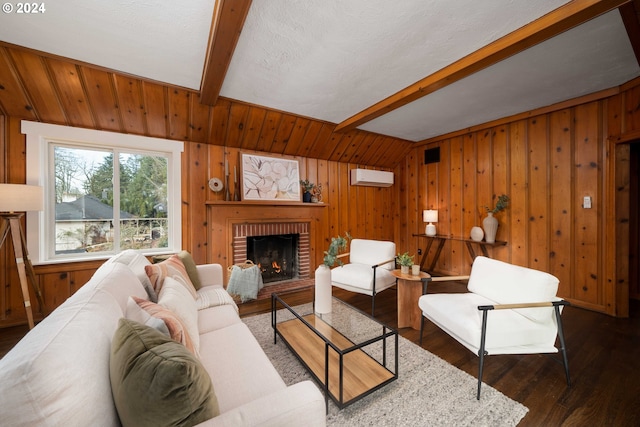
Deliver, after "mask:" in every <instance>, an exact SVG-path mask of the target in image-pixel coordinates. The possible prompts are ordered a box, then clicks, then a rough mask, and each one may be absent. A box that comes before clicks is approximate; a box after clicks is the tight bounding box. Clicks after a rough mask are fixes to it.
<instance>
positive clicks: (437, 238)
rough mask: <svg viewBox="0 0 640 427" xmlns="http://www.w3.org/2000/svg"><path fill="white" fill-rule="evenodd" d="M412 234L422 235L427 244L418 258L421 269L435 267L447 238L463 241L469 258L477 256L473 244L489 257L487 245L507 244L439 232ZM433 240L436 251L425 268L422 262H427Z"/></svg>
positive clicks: (429, 269) (499, 241)
mask: <svg viewBox="0 0 640 427" xmlns="http://www.w3.org/2000/svg"><path fill="white" fill-rule="evenodd" d="M413 236H414V237H424V238H425V239H427V245H426V247H425V248H424V250H423V253H422V258H421V259H420V269H421V270H423V271H433V269H434V268H435V267H436V263H437V262H438V258H440V253H441V252H442V248H443V247H444V244H445V242H446V241H447V240H456V241H459V242H464V243H465V246H466V247H467V250H468V251H469V255H470V256H471V260H474V259H476V256H477V255H476V251H475V250H474V248H473V245H478V246H479V247H480V250H481V251H482V255H484V256H486V257H489V252H488V251H487V246H490V247H496V246H505V245H506V244H507V242H504V241H501V240H496V241H495V242H494V243H487V242H485V241H484V240H481V241H479V242H477V241H475V240H472V239H465V238H462V237H454V236H444V235H441V234H437V235H435V236H427V235H426V234H414V235H413ZM434 241H436V242H437V246H436V252H435V254H434V256H433V260H432V261H431V265H429V268H428V269H426V270H425V266H424V264H425V263H426V262H427V255H428V254H429V251H430V250H431V245H432V244H433V242H434Z"/></svg>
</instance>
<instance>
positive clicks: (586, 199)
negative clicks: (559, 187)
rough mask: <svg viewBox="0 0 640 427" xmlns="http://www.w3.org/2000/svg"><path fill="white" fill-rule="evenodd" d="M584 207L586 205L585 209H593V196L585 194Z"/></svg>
mask: <svg viewBox="0 0 640 427" xmlns="http://www.w3.org/2000/svg"><path fill="white" fill-rule="evenodd" d="M582 207H584V208H585V209H591V197H589V196H584V201H583V203H582Z"/></svg>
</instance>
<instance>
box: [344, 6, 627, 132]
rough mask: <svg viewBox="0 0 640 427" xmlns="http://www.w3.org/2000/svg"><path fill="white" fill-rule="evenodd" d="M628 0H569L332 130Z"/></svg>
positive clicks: (367, 118) (381, 111)
mask: <svg viewBox="0 0 640 427" xmlns="http://www.w3.org/2000/svg"><path fill="white" fill-rule="evenodd" d="M629 1H630V0H572V1H570V2H569V3H567V4H565V5H564V6H561V7H559V8H558V9H556V10H554V11H552V12H550V13H548V14H546V15H544V16H542V17H540V18H538V19H537V20H535V21H533V22H531V23H529V24H527V25H525V26H524V27H521V28H519V29H517V30H515V31H513V32H512V33H509V34H507V35H506V36H504V37H502V38H500V39H498V40H496V41H494V42H493V43H490V44H488V45H487V46H485V47H483V48H481V49H479V50H477V51H475V52H473V53H471V54H469V55H467V56H465V57H464V58H461V59H459V60H458V61H456V62H454V63H452V64H451V65H449V66H447V67H445V68H443V69H441V70H438V71H436V72H435V73H433V74H431V75H429V76H427V77H425V78H423V79H422V80H419V81H417V82H416V83H414V84H412V85H410V86H407V87H406V88H404V89H402V90H400V91H398V92H396V93H395V94H393V95H391V96H389V97H387V98H385V99H383V100H382V101H380V102H378V103H376V104H374V105H372V106H370V107H368V108H366V109H364V110H362V111H361V112H359V113H357V114H355V115H353V116H351V117H350V118H348V119H346V120H344V121H343V122H341V123H339V124H338V125H337V126H336V128H335V131H336V132H339V131H344V132H346V131H349V130H352V129H354V128H356V127H358V126H360V125H362V124H363V123H366V122H369V121H371V120H373V119H375V118H378V117H380V116H382V115H384V114H387V113H389V112H391V111H393V110H395V109H397V108H400V107H402V106H404V105H407V104H409V103H411V102H413V101H415V100H417V99H420V98H422V97H423V96H426V95H428V94H430V93H433V92H435V91H437V90H439V89H442V88H443V87H446V86H448V85H450V84H452V83H455V82H457V81H459V80H462V79H463V78H465V77H468V76H470V75H471V74H473V73H476V72H478V71H480V70H482V69H484V68H487V67H489V66H491V65H494V64H496V63H498V62H500V61H502V60H503V59H506V58H508V57H510V56H513V55H515V54H517V53H520V52H522V51H524V50H526V49H528V48H530V47H532V46H535V45H537V44H539V43H541V42H543V41H545V40H548V39H550V38H552V37H554V36H557V35H558V34H560V33H562V32H564V31H567V30H569V29H571V28H573V27H576V26H578V25H580V24H582V23H584V22H586V21H589V20H590V19H593V18H595V17H596V16H599V15H602V14H603V13H606V12H609V11H610V10H613V9H616V8H618V7H620V6H621V5H623V4H625V3H627V2H629Z"/></svg>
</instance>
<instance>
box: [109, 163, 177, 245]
mask: <svg viewBox="0 0 640 427" xmlns="http://www.w3.org/2000/svg"><path fill="white" fill-rule="evenodd" d="M167 165H168V162H167V158H166V157H163V156H157V155H140V154H125V153H122V154H120V240H121V248H122V249H129V248H133V249H152V248H154V249H155V248H167V247H168V220H169V218H168V213H167V206H168V205H167Z"/></svg>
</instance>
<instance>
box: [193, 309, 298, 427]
mask: <svg viewBox="0 0 640 427" xmlns="http://www.w3.org/2000/svg"><path fill="white" fill-rule="evenodd" d="M207 310H209V309H207ZM200 342H201V343H202V347H203V348H207V349H214V350H212V351H209V352H207V354H206V355H204V354H203V357H202V359H201V362H202V364H203V365H204V367H205V369H206V370H207V372H208V373H209V376H210V377H211V382H212V383H213V387H214V389H216V390H220V392H218V393H217V398H218V405H219V407H220V412H222V413H224V412H227V411H229V410H231V409H233V408H237V407H239V406H241V405H243V404H245V403H247V402H251V401H253V400H255V399H259V398H260V397H262V396H265V395H267V394H269V393H272V392H274V391H276V390H281V389H284V388H286V385H285V383H284V381H283V380H282V378H281V377H280V375H279V374H278V371H276V369H275V368H274V367H273V365H272V364H271V362H270V361H269V358H268V357H267V355H266V354H265V352H264V350H262V347H260V344H258V341H257V340H256V338H255V337H254V336H253V334H252V333H251V331H250V330H249V328H248V327H247V325H246V324H244V323H242V322H238V323H234V324H233V325H230V326H228V327H226V328H222V329H218V330H215V331H211V332H207V333H205V334H203V335H201V336H200ZM215 349H218V350H219V351H215ZM222 390H224V393H223V392H222ZM300 423H301V424H304V420H301V421H300Z"/></svg>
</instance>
